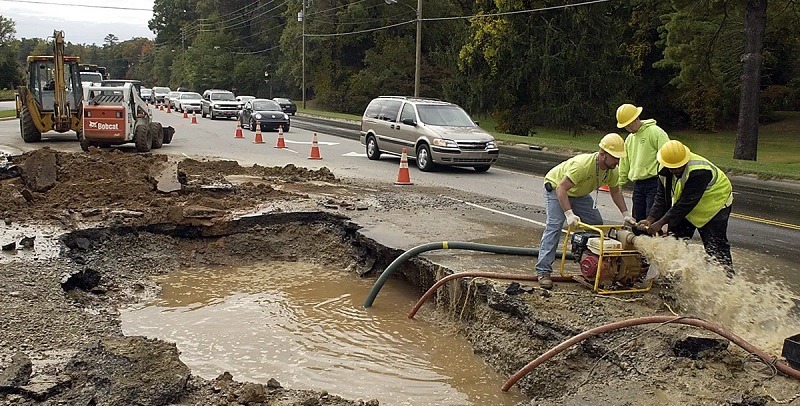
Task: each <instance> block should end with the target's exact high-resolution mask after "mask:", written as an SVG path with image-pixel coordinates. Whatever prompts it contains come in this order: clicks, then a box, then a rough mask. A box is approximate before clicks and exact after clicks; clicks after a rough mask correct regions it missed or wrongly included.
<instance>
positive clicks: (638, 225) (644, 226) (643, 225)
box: [636, 219, 650, 231]
mask: <svg viewBox="0 0 800 406" xmlns="http://www.w3.org/2000/svg"><path fill="white" fill-rule="evenodd" d="M636 228H638V229H639V230H642V231H647V230H648V229H649V228H650V220H646V219H645V220H642V221H640V222H638V223H636Z"/></svg>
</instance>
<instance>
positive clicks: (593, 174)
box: [536, 133, 634, 289]
mask: <svg viewBox="0 0 800 406" xmlns="http://www.w3.org/2000/svg"><path fill="white" fill-rule="evenodd" d="M599 147H600V150H599V151H597V152H595V153H592V154H581V155H577V156H574V157H572V158H570V159H568V160H566V161H564V162H562V163H560V164H558V165H557V166H555V167H554V168H553V169H550V171H549V172H547V175H545V177H544V197H545V212H546V216H547V224H546V225H545V229H544V232H543V233H542V242H541V243H540V244H539V260H538V262H537V263H536V275H537V276H538V279H539V285H540V286H541V287H542V288H544V289H551V288H552V287H553V280H552V279H551V278H550V273H551V272H552V270H553V268H552V267H553V261H554V260H555V257H556V247H557V246H558V242H559V240H560V237H561V227H562V226H563V225H564V222H565V221H566V224H567V226H569V227H573V226H575V225H577V224H578V222H584V223H587V224H603V218H602V217H601V216H600V211H599V210H597V203H596V200H595V199H597V190H598V189H599V188H600V187H601V186H608V190H609V193H610V194H611V200H613V201H614V204H615V205H616V206H617V208H618V209H619V211H620V213H622V218H623V221H625V222H634V220H633V218H632V217H631V215H630V212H628V207H627V206H626V205H625V198H624V197H623V196H622V192H621V191H620V190H619V185H618V182H619V171H618V170H617V165H618V164H619V160H620V159H621V158H624V157H625V141H624V140H623V139H622V137H621V136H620V135H619V134H615V133H611V134H607V135H606V136H604V137H603V139H602V140H600V144H599ZM592 191H594V192H595V199H592V196H591V193H592Z"/></svg>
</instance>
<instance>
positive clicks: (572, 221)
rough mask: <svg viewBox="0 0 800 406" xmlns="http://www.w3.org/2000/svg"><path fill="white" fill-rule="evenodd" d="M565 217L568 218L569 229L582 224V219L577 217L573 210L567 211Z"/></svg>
mask: <svg viewBox="0 0 800 406" xmlns="http://www.w3.org/2000/svg"><path fill="white" fill-rule="evenodd" d="M564 216H565V217H566V218H567V227H575V226H577V225H578V223H580V222H581V218H580V217H578V216H577V215H575V213H573V212H572V210H567V211H565V212H564Z"/></svg>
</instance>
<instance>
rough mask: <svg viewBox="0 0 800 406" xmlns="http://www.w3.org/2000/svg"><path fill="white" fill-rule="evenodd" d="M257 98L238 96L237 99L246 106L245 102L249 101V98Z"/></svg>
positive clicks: (253, 97)
mask: <svg viewBox="0 0 800 406" xmlns="http://www.w3.org/2000/svg"><path fill="white" fill-rule="evenodd" d="M255 98H256V97H255V96H236V101H238V102H239V103H242V105H243V106H244V104H245V103H247V102H248V101H249V100H253V99H255Z"/></svg>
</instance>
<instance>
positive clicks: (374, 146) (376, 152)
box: [367, 136, 381, 161]
mask: <svg viewBox="0 0 800 406" xmlns="http://www.w3.org/2000/svg"><path fill="white" fill-rule="evenodd" d="M367 158H369V159H371V160H373V161H375V160H378V159H380V158H381V150H380V149H378V142H377V141H375V137H372V136H370V137H367Z"/></svg>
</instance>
